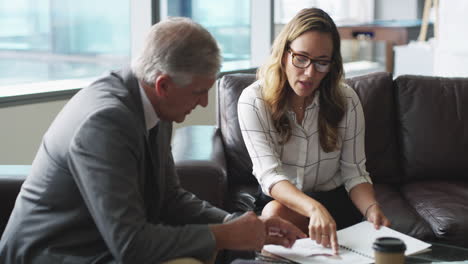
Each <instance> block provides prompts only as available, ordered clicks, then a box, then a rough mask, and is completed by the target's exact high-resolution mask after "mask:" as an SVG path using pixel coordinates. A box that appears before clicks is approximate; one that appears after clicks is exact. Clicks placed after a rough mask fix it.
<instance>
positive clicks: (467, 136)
mask: <svg viewBox="0 0 468 264" xmlns="http://www.w3.org/2000/svg"><path fill="white" fill-rule="evenodd" d="M395 83H396V86H397V88H396V89H397V90H396V92H397V105H398V106H397V112H398V122H399V129H398V132H399V133H400V134H399V137H400V138H401V142H402V144H401V146H402V151H401V154H402V156H401V158H402V167H403V169H404V171H405V180H407V181H413V180H416V179H424V180H428V179H431V178H432V179H440V178H444V179H448V178H452V179H460V180H461V179H465V180H466V179H468V174H467V173H466V172H467V171H468V162H467V161H468V103H467V102H468V79H467V78H440V77H423V76H401V77H398V78H397V79H396V80H395Z"/></svg>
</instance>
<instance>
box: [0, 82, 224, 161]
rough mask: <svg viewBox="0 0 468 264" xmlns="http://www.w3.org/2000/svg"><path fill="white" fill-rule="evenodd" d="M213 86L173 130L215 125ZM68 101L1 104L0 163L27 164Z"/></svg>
mask: <svg viewBox="0 0 468 264" xmlns="http://www.w3.org/2000/svg"><path fill="white" fill-rule="evenodd" d="M214 100H215V89H214V88H212V89H211V90H210V93H209V104H208V106H207V107H206V108H202V107H200V106H198V107H197V108H196V109H195V110H194V111H192V113H191V114H190V116H188V117H187V118H186V120H185V121H184V122H183V123H181V124H174V130H175V129H177V128H179V127H182V126H187V125H194V124H197V125H213V124H215V122H216V121H215V109H216V108H215V102H214ZM67 101H68V100H59V101H51V102H41V103H32V104H24V105H16V106H8V107H2V106H1V105H0V122H1V128H0V164H2V165H3V164H31V162H32V161H33V159H34V156H35V154H36V151H37V149H38V147H39V144H40V142H41V139H42V136H43V135H44V133H45V131H46V130H47V128H48V127H49V125H50V124H51V123H52V121H53V120H54V118H55V116H56V115H57V114H58V112H59V111H60V109H62V107H63V106H64V105H65V104H66V102H67Z"/></svg>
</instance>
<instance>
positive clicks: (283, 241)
mask: <svg viewBox="0 0 468 264" xmlns="http://www.w3.org/2000/svg"><path fill="white" fill-rule="evenodd" d="M260 220H261V221H263V223H264V224H265V228H266V240H265V244H276V245H282V246H284V247H291V246H292V245H293V244H294V242H296V239H298V238H305V237H307V235H306V234H304V233H303V232H302V231H301V230H300V229H299V228H297V227H296V226H295V225H293V224H291V223H290V222H288V221H286V220H284V219H282V218H280V217H277V216H272V217H264V216H260Z"/></svg>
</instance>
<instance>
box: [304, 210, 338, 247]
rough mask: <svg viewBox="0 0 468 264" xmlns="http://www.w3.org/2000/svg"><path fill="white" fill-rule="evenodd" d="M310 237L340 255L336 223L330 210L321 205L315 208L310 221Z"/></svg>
mask: <svg viewBox="0 0 468 264" xmlns="http://www.w3.org/2000/svg"><path fill="white" fill-rule="evenodd" d="M309 236H310V238H311V239H312V240H315V241H316V242H317V243H318V244H321V245H322V246H324V247H330V246H331V247H332V249H333V251H334V252H335V254H337V253H338V238H337V236H336V222H335V220H334V219H333V217H332V216H331V215H330V213H329V212H328V210H327V209H326V208H325V207H324V206H323V205H321V204H317V205H316V206H315V209H314V211H313V212H312V214H311V215H310V220H309Z"/></svg>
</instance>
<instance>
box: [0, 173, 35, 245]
mask: <svg viewBox="0 0 468 264" xmlns="http://www.w3.org/2000/svg"><path fill="white" fill-rule="evenodd" d="M30 170H31V166H29V165H0V201H1V202H0V237H1V236H2V233H3V230H4V229H5V227H6V224H7V222H8V219H9V218H10V214H11V211H12V210H13V207H14V205H15V201H16V197H17V196H18V193H19V192H20V190H21V186H22V185H23V182H24V181H25V180H26V176H27V175H28V174H29V171H30Z"/></svg>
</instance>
